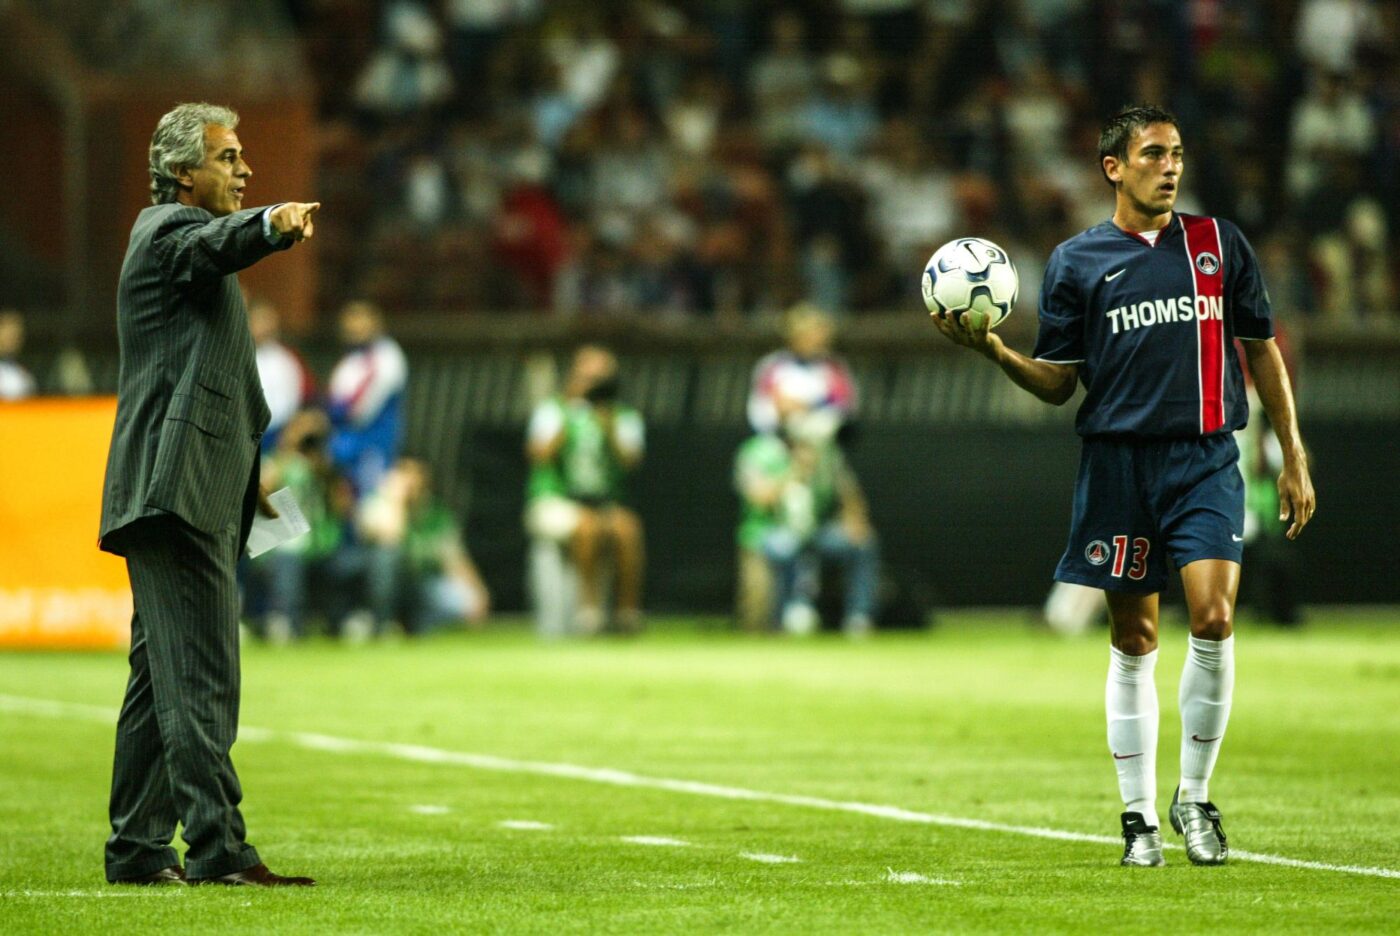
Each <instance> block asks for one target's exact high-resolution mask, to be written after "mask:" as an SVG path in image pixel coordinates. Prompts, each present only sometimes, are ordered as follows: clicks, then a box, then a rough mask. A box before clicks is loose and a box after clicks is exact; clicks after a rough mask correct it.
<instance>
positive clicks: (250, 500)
mask: <svg viewBox="0 0 1400 936" xmlns="http://www.w3.org/2000/svg"><path fill="white" fill-rule="evenodd" d="M237 125H238V115H237V114H235V113H234V112H233V111H231V110H229V109H228V108H225V107H217V106H213V105H209V104H181V105H180V106H178V107H176V108H175V109H174V110H172V111H170V112H169V113H168V114H166V115H165V116H164V117H162V118H161V119H160V123H159V124H158V125H157V127H156V131H155V135H154V136H153V137H152V139H151V149H150V174H151V201H152V202H153V205H152V207H150V208H146V209H145V210H143V211H142V212H141V214H140V215H139V216H138V217H137V219H136V224H135V226H134V227H133V228H132V231H131V241H130V244H129V245H128V247H127V252H126V259H125V261H124V262H123V264H122V272H121V281H120V284H119V286H118V294H117V337H118V340H119V343H120V346H121V376H120V378H119V385H118V391H117V419H116V425H115V427H114V429H113V432H112V445H111V449H110V451H109V453H108V457H107V477H106V481H105V483H104V487H103V498H102V526H101V532H100V534H99V545H100V546H101V548H102V549H104V550H107V551H108V552H113V553H117V554H118V555H121V556H124V557H125V558H126V563H127V572H128V574H129V577H130V579H131V593H132V598H133V602H134V605H135V614H134V615H133V616H132V619H131V655H130V661H131V677H130V680H129V682H128V683H127V688H126V699H125V701H124V702H123V704H122V710H121V717H120V719H119V720H118V722H117V741H116V757H115V761H114V764H113V768H112V796H111V804H110V815H111V822H112V835H111V837H110V838H109V839H108V840H107V848H106V869H107V880H109V881H112V882H114V883H132V884H162V883H180V882H182V881H185V880H186V875H188V881H189V882H190V883H196V882H217V883H221V884H256V885H286V884H299V885H307V884H312V883H314V882H313V881H312V880H311V879H310V878H289V877H282V876H280V875H276V874H273V873H272V872H270V871H268V869H267V867H266V865H264V864H263V863H262V861H261V859H260V858H259V857H258V853H257V851H256V850H254V848H253V847H252V846H251V845H249V844H248V843H247V842H246V841H245V840H244V826H243V816H242V814H241V813H240V812H239V809H238V805H239V802H240V801H241V799H242V795H243V794H242V790H241V789H240V787H239V783H238V775H237V774H236V773H235V772H234V769H233V762H232V761H231V760H230V758H229V749H230V748H231V747H232V746H233V741H234V738H235V736H236V734H237V730H238V696H239V661H238V593H237V588H236V586H235V582H234V566H235V564H236V563H237V561H238V555H239V553H240V552H241V551H242V550H243V547H244V543H245V541H246V539H247V536H248V531H249V529H250V527H251V525H252V519H253V512H254V510H255V509H261V510H262V511H263V512H264V513H267V514H269V515H271V516H275V515H276V514H275V511H273V509H272V507H271V505H269V504H267V502H266V498H265V496H264V495H263V493H262V491H261V489H260V488H259V486H258V442H259V440H260V439H261V437H262V432H263V430H264V429H265V428H266V427H267V423H268V409H267V403H266V401H265V400H264V399H263V393H262V389H261V387H260V385H259V382H258V372H257V368H256V366H255V363H254V351H253V340H252V336H251V335H250V333H249V330H248V318H247V313H246V311H245V310H244V307H243V297H242V294H241V293H240V291H239V288H238V277H237V275H236V274H237V272H238V271H239V270H241V269H244V268H245V267H248V266H251V265H252V264H254V263H256V262H257V261H259V260H261V259H262V258H263V257H266V256H267V255H268V254H271V253H273V252H274V251H277V250H282V249H286V248H287V247H290V246H291V245H292V244H294V243H296V242H297V241H301V240H306V239H307V238H309V237H311V235H312V215H313V214H314V213H315V212H316V210H317V209H318V208H319V207H320V205H319V203H315V202H312V203H301V202H287V203H284V204H280V205H276V206H274V207H271V208H243V191H244V188H245V186H246V185H247V182H248V177H249V176H251V175H252V170H251V169H249V168H248V164H247V162H246V161H245V160H244V159H243V150H242V147H241V146H240V144H239V142H238V137H237V135H236V134H235V133H234V129H235V128H236V127H237ZM177 822H178V823H182V824H183V826H184V838H185V841H186V842H187V843H188V845H189V848H188V850H187V852H186V854H185V866H184V868H183V869H182V868H181V867H180V862H179V859H178V857H177V855H176V853H175V850H174V849H173V848H171V844H170V843H171V841H172V840H173V839H174V836H175V827H176V823H177Z"/></svg>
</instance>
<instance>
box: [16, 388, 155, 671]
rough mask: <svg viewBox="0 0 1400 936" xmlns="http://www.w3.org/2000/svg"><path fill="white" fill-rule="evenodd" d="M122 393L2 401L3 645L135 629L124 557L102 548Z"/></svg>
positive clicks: (68, 640) (107, 636)
mask: <svg viewBox="0 0 1400 936" xmlns="http://www.w3.org/2000/svg"><path fill="white" fill-rule="evenodd" d="M116 412H117V401H116V400H115V399H111V398H99V399H81V400H57V399H56V400H33V401H26V402H23V403H0V648H12V647H35V648H39V647H45V648H47V647H53V648H58V647H63V648H72V647H77V648H110V647H120V646H123V645H124V644H126V643H127V641H128V640H129V639H130V634H131V587H130V585H129V584H128V583H127V579H126V563H125V562H124V561H123V560H122V559H120V558H119V557H117V556H113V555H110V554H108V553H104V552H101V551H99V550H98V548H97V527H98V521H99V518H100V516H101V512H102V475H103V471H104V470H105V468H106V464H107V443H108V441H109V440H110V439H111V437H112V422H113V420H114V419H115V417H116Z"/></svg>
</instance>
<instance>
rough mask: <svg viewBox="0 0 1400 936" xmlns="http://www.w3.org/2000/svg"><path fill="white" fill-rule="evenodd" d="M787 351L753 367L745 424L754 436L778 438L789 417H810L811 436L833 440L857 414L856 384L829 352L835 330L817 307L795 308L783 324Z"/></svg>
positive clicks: (774, 353) (790, 311) (847, 371)
mask: <svg viewBox="0 0 1400 936" xmlns="http://www.w3.org/2000/svg"><path fill="white" fill-rule="evenodd" d="M784 326H785V332H786V336H787V347H786V348H783V349H781V350H779V351H774V352H773V353H771V354H769V355H767V356H766V357H764V358H763V359H762V360H761V361H759V362H758V366H757V367H755V368H754V373H753V383H752V386H751V388H750V390H749V404H748V413H749V424H750V425H751V426H752V427H753V430H754V431H755V432H758V433H776V432H778V431H779V430H780V429H782V428H783V427H784V426H785V425H786V424H787V421H788V420H789V418H791V417H792V416H794V415H801V416H804V417H807V418H808V422H807V428H808V430H809V432H815V431H821V432H822V433H823V434H825V435H826V436H827V437H828V438H831V437H834V436H835V435H836V433H837V432H838V431H839V430H840V429H841V427H842V426H844V425H845V424H846V423H847V422H848V421H849V420H850V419H851V417H852V416H854V415H855V409H856V388H855V381H854V380H853V379H852V378H851V371H850V368H848V367H847V366H846V362H845V361H843V360H842V359H841V358H840V357H838V356H836V355H835V354H833V353H832V351H831V340H832V337H833V335H834V333H835V326H834V325H833V323H832V321H831V318H830V317H829V316H828V315H827V314H826V313H825V312H823V311H822V310H821V309H819V308H817V307H816V306H811V305H799V306H796V307H794V308H793V309H791V310H789V312H788V313H787V316H786V319H785V321H784Z"/></svg>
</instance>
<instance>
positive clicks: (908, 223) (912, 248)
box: [860, 119, 962, 282]
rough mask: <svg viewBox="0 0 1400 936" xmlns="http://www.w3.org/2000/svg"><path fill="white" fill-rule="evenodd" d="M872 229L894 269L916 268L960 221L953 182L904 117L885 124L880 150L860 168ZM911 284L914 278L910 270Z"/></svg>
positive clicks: (932, 151) (950, 174)
mask: <svg viewBox="0 0 1400 936" xmlns="http://www.w3.org/2000/svg"><path fill="white" fill-rule="evenodd" d="M860 175H861V180H862V182H863V183H864V185H865V186H866V188H867V189H868V190H869V191H870V194H871V200H872V205H871V214H872V217H873V220H874V222H875V226H876V230H877V231H878V232H879V233H880V235H881V238H882V240H883V241H884V244H885V247H886V250H887V251H888V256H889V260H890V261H891V262H892V263H893V265H894V268H895V269H896V270H904V271H906V272H908V271H916V270H918V269H920V267H921V266H922V264H923V263H924V261H926V260H927V259H928V258H929V257H930V256H931V255H932V254H933V252H934V250H936V249H938V247H939V246H940V245H941V244H943V243H944V242H946V241H948V240H950V239H952V238H953V237H955V236H956V235H957V231H958V230H959V228H960V225H961V224H962V219H961V217H960V216H959V213H958V205H957V198H956V197H955V196H956V185H955V180H954V178H953V174H952V173H951V172H949V171H948V169H947V167H946V166H945V165H944V162H943V160H942V158H940V157H939V156H938V155H937V153H936V151H934V150H931V149H930V148H929V147H927V146H926V145H925V144H924V142H923V141H922V140H921V139H920V138H919V132H918V129H917V128H916V127H915V126H914V125H913V124H912V123H910V122H909V121H907V120H903V119H896V120H891V121H890V122H889V123H887V124H886V125H885V128H884V131H883V134H882V139H881V143H880V146H879V148H878V150H877V151H876V152H874V153H872V154H871V156H870V157H869V158H867V159H866V160H864V161H863V162H862V163H861V166H860ZM909 280H910V281H911V282H912V281H913V280H914V276H913V275H912V274H911V275H910V276H909Z"/></svg>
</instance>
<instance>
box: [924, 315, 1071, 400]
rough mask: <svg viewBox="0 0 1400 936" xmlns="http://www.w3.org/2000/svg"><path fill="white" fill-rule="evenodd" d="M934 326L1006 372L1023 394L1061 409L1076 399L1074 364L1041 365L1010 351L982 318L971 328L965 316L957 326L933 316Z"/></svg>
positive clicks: (987, 321)
mask: <svg viewBox="0 0 1400 936" xmlns="http://www.w3.org/2000/svg"><path fill="white" fill-rule="evenodd" d="M932 318H933V324H934V325H937V326H938V330H939V331H941V332H942V333H943V334H944V336H945V337H947V338H948V339H949V340H950V341H952V342H953V343H954V344H960V345H962V346H963V347H964V348H971V349H972V350H974V351H976V352H977V353H978V354H981V355H982V356H983V357H985V358H987V359H989V360H990V361H992V362H993V363H994V364H996V365H997V366H998V367H1000V368H1001V369H1002V371H1003V372H1004V373H1005V374H1006V376H1008V377H1010V378H1011V380H1012V382H1013V383H1015V384H1016V386H1018V387H1020V388H1021V389H1022V390H1025V391H1028V392H1029V393H1033V394H1035V395H1036V396H1037V397H1039V398H1040V399H1042V400H1044V401H1045V402H1046V403H1053V404H1054V405H1056V406H1060V405H1062V404H1063V403H1065V402H1066V401H1068V400H1069V398H1070V397H1072V396H1074V387H1075V384H1076V383H1077V382H1078V380H1079V368H1078V366H1076V365H1074V364H1054V363H1051V362H1050V361H1038V360H1036V359H1035V358H1028V357H1026V356H1025V355H1024V354H1021V353H1019V352H1017V351H1013V350H1011V349H1010V348H1008V347H1007V346H1006V344H1005V342H1003V341H1002V340H1001V336H1000V335H997V334H996V333H994V332H993V331H992V330H991V327H990V324H989V319H988V318H987V317H986V316H982V317H981V322H980V323H979V324H978V325H975V326H972V327H968V325H967V319H968V315H967V313H966V312H964V313H963V314H962V316H961V318H960V320H959V322H958V323H957V324H954V323H953V322H949V321H946V320H944V319H942V318H940V317H939V316H938V315H936V314H935V315H933V316H932Z"/></svg>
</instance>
